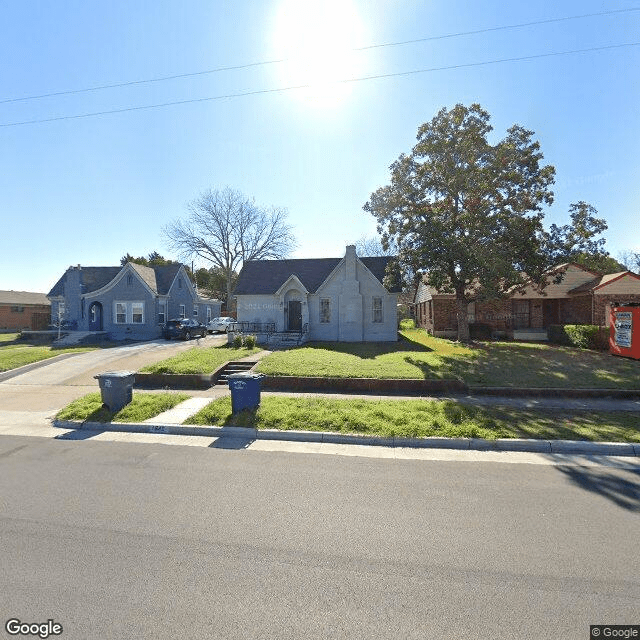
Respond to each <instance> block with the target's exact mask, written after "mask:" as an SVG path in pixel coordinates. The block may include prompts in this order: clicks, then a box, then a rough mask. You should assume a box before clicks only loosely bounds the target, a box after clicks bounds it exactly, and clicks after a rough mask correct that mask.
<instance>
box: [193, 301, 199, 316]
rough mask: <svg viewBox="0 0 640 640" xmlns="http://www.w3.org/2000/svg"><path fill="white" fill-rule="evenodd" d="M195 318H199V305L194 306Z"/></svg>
mask: <svg viewBox="0 0 640 640" xmlns="http://www.w3.org/2000/svg"><path fill="white" fill-rule="evenodd" d="M193 317H194V318H197V317H198V305H197V304H194V305H193Z"/></svg>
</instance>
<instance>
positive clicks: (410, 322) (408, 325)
mask: <svg viewBox="0 0 640 640" xmlns="http://www.w3.org/2000/svg"><path fill="white" fill-rule="evenodd" d="M415 328H416V321H415V320H414V319H413V318H403V319H401V320H400V329H415Z"/></svg>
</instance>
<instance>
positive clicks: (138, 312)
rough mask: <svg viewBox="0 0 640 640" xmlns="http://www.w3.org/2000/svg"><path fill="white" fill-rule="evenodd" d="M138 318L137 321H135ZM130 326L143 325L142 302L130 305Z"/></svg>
mask: <svg viewBox="0 0 640 640" xmlns="http://www.w3.org/2000/svg"><path fill="white" fill-rule="evenodd" d="M136 317H139V318H140V319H139V320H136ZM131 324H144V302H132V303H131Z"/></svg>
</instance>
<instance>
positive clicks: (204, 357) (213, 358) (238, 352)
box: [140, 344, 262, 373]
mask: <svg viewBox="0 0 640 640" xmlns="http://www.w3.org/2000/svg"><path fill="white" fill-rule="evenodd" d="M260 351H262V349H261V348H259V347H254V348H253V349H247V348H246V347H240V348H235V347H233V346H231V345H226V344H225V345H221V346H218V347H194V348H193V349H189V350H188V351H183V352H182V353H179V354H178V355H177V356H173V357H172V358H167V359H166V360H162V361H160V362H156V363H155V364H152V365H149V366H148V367H144V368H143V369H140V373H213V372H214V371H215V370H216V369H217V368H218V367H220V366H221V365H223V364H224V363H225V362H229V361H231V360H241V359H242V358H246V357H247V356H251V355H253V354H254V353H259V352H260Z"/></svg>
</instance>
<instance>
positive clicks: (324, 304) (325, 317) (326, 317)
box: [320, 298, 331, 324]
mask: <svg viewBox="0 0 640 640" xmlns="http://www.w3.org/2000/svg"><path fill="white" fill-rule="evenodd" d="M320 322H321V323H323V324H324V323H328V322H331V299H330V298H320Z"/></svg>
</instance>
